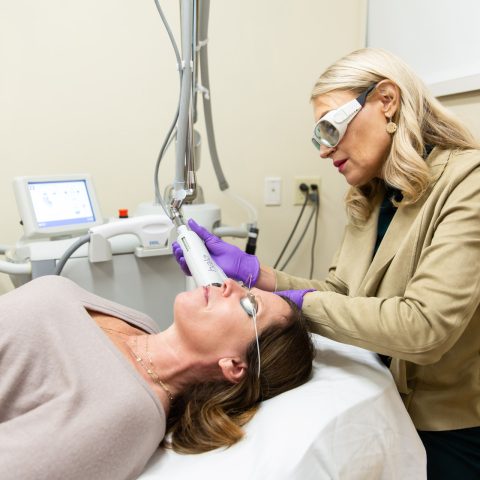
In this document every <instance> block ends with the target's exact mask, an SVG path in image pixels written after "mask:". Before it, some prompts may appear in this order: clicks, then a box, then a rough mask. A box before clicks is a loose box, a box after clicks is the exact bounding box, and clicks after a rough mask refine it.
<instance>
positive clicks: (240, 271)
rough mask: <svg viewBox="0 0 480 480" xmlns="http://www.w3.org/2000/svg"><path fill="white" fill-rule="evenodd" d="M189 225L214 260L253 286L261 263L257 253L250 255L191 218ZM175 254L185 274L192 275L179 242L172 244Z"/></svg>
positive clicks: (232, 274) (229, 273) (228, 274)
mask: <svg viewBox="0 0 480 480" xmlns="http://www.w3.org/2000/svg"><path fill="white" fill-rule="evenodd" d="M188 226H189V227H190V228H191V229H192V230H193V231H194V232H195V233H196V234H197V235H198V236H199V237H200V238H201V239H202V240H203V241H204V243H205V246H206V247H207V250H208V251H209V252H210V255H211V257H212V260H213V261H214V262H215V263H216V264H217V265H218V266H219V267H220V268H221V269H222V270H223V271H224V272H225V275H226V276H227V277H229V278H233V279H234V280H241V281H242V282H243V283H244V284H245V285H246V286H247V287H253V286H254V285H255V284H256V282H257V280H258V275H259V273H260V263H259V261H258V258H257V257H256V256H255V255H249V254H248V253H245V252H243V251H242V250H240V249H239V248H238V247H236V246H234V245H230V244H229V243H227V242H224V241H223V240H221V239H220V238H218V237H217V236H216V235H213V234H212V233H210V232H209V231H208V230H207V229H205V228H203V227H202V226H200V225H198V223H196V222H195V220H193V219H190V220H189V221H188ZM172 250H173V254H174V255H175V258H176V260H177V262H178V264H179V265H180V268H181V269H182V270H183V272H184V273H185V275H191V273H190V270H189V269H188V265H187V262H186V261H185V257H184V256H183V251H182V247H181V246H180V245H179V244H178V242H174V243H173V244H172Z"/></svg>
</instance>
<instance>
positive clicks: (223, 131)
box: [0, 0, 366, 293]
mask: <svg viewBox="0 0 480 480" xmlns="http://www.w3.org/2000/svg"><path fill="white" fill-rule="evenodd" d="M161 3H162V5H164V6H165V12H166V14H167V16H168V18H169V20H170V21H171V25H172V26H173V27H175V28H174V30H175V31H176V32H178V2H176V1H170V2H165V1H164V2H161ZM345 12H346V13H345ZM365 15H366V1H365V0H361V1H358V0H341V1H338V2H329V1H327V0H302V1H297V2H292V1H290V0H264V1H258V0H257V1H255V0H243V1H237V0H221V1H220V0H213V1H212V2H211V16H210V46H209V55H210V76H211V87H212V102H213V104H212V105H213V113H214V121H215V130H216V135H217V144H218V150H219V153H220V157H221V161H222V165H223V167H224V171H225V174H226V176H227V179H228V180H229V182H230V184H231V188H232V190H233V191H236V192H238V193H241V194H242V195H243V196H244V197H245V198H246V199H248V200H249V201H251V202H253V203H254V204H255V205H256V206H257V207H258V209H259V215H260V217H259V226H260V228H261V232H260V238H259V247H258V254H259V256H260V258H261V259H262V260H263V261H264V262H266V263H272V262H273V261H274V260H275V258H276V256H277V254H278V253H279V251H280V248H281V246H282V244H283V242H284V240H285V239H286V237H287V234H288V232H289V230H290V228H291V226H292V225H293V222H294V220H295V218H296V215H297V213H298V211H299V208H300V207H294V206H293V205H292V203H293V201H292V199H293V182H292V177H293V176H295V175H307V176H310V175H320V176H321V178H322V185H321V212H320V218H319V225H318V246H317V264H316V269H315V274H316V276H322V275H324V274H325V272H326V269H327V266H328V263H329V261H330V258H331V256H332V254H333V251H334V250H335V247H336V245H337V243H338V240H339V236H340V235H341V228H342V226H343V223H344V213H343V205H342V198H343V194H344V191H345V183H344V180H343V177H341V176H339V175H338V173H337V172H336V171H334V169H333V168H331V165H329V164H327V163H326V162H322V161H320V160H319V158H318V155H317V154H316V153H315V151H314V150H313V148H312V146H311V143H310V133H311V128H312V123H313V118H312V112H311V106H310V105H309V101H308V100H309V93H310V89H311V87H312V86H313V83H314V81H315V79H316V77H317V76H318V75H319V74H320V73H321V71H322V70H323V69H324V68H325V67H326V66H327V65H329V64H330V63H331V62H333V61H334V60H336V59H337V58H338V57H339V56H341V55H343V54H345V53H347V52H349V51H351V50H353V49H356V48H359V47H361V46H363V44H364V25H365ZM340 23H341V24H342V29H341V35H340V34H339V30H338V25H339V24H340ZM332 39H335V41H332ZM177 78H178V76H177V72H176V70H175V58H174V55H173V51H172V50H171V47H170V43H169V41H168V38H167V35H166V33H165V31H164V29H163V27H162V24H161V21H160V18H159V16H158V14H157V12H156V9H155V5H154V2H153V0H152V1H146V0H145V1H138V0H137V1H134V0H83V1H82V2H78V1H73V0H49V1H47V2H31V1H26V0H15V1H14V2H12V1H8V0H0V162H1V172H2V173H1V176H0V204H1V205H2V221H1V230H0V232H1V237H0V243H7V244H12V243H14V242H15V241H16V240H17V239H18V238H19V237H20V235H21V233H22V232H21V227H20V226H19V225H18V220H19V218H18V214H17V211H16V205H15V201H14V197H13V191H12V187H11V181H12V178H13V177H14V176H17V175H33V174H54V173H80V172H89V173H91V174H92V175H93V177H94V180H95V184H96V188H97V192H98V195H99V201H100V204H101V206H102V210H103V213H104V215H105V216H110V215H112V214H114V213H115V212H116V211H117V209H118V208H129V209H131V210H133V209H134V208H135V207H136V205H137V204H138V203H140V202H142V201H150V200H152V199H153V179H152V177H153V168H154V164H155V160H156V157H157V154H158V150H159V147H160V145H161V143H162V141H163V138H164V135H165V133H166V131H167V128H168V125H169V124H170V122H171V119H172V115H173V112H174V109H175V105H176V100H177V95H178V82H177ZM199 129H200V131H203V120H202V121H201V122H200V125H199ZM203 138H204V145H205V147H204V149H203V153H202V155H203V166H202V168H201V170H200V173H199V182H200V183H201V185H202V186H203V187H204V189H205V192H206V197H207V201H211V202H216V203H219V204H220V205H221V206H222V212H223V220H224V222H225V223H231V224H236V223H240V222H241V221H244V220H245V216H244V214H243V212H242V211H241V210H240V209H239V208H238V207H237V206H236V205H235V204H233V203H232V202H231V201H230V200H229V199H228V198H226V197H225V195H223V194H221V193H220V191H219V189H218V187H217V185H216V180H215V178H214V174H213V170H212V168H211V166H210V163H209V157H208V149H207V146H206V137H205V136H204V137H203ZM173 168H174V167H173V149H172V151H171V152H170V153H169V155H168V156H167V158H166V160H165V162H164V165H163V167H162V168H161V180H160V182H161V185H162V186H164V185H165V184H166V183H168V182H170V181H171V180H172V179H173V171H174V170H173ZM266 176H280V177H282V179H283V184H282V187H283V195H282V206H281V207H265V206H264V205H263V185H264V178H265V177H266ZM309 249H310V244H309V242H308V244H305V245H304V248H303V250H302V251H301V252H300V254H299V255H298V256H297V257H296V259H295V260H294V261H292V264H291V267H290V268H289V271H290V272H292V273H295V274H298V275H307V273H308V267H309V259H308V252H309ZM9 288H11V285H10V282H9V281H8V279H7V277H6V276H5V275H0V293H1V292H4V291H6V290H8V289H9Z"/></svg>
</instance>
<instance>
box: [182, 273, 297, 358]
mask: <svg viewBox="0 0 480 480" xmlns="http://www.w3.org/2000/svg"><path fill="white" fill-rule="evenodd" d="M246 292H247V290H246V289H245V288H244V287H241V286H240V285H239V284H238V283H237V282H235V281H233V280H230V279H228V280H226V281H225V283H224V284H223V285H222V286H221V287H207V288H197V289H195V290H192V291H189V292H183V293H180V294H179V295H178V296H177V298H176V299H175V305H174V318H175V326H176V328H177V329H178V330H179V331H180V332H182V333H183V334H184V336H186V337H187V338H188V339H189V340H190V341H191V342H195V344H196V347H198V348H202V349H204V350H205V351H206V352H212V351H215V352H218V354H219V355H220V356H230V355H233V354H237V355H238V354H239V353H244V352H245V349H246V347H247V345H248V344H249V343H250V342H251V341H252V340H253V339H254V338H255V330H254V326H253V321H252V318H251V317H250V316H249V315H248V314H247V313H246V312H245V310H244V309H243V308H242V306H241V304H240V300H241V299H242V298H244V297H245V296H246ZM251 293H252V294H253V295H254V296H255V298H256V300H257V305H258V307H257V329H258V334H259V335H260V333H261V332H262V330H264V329H265V328H266V327H268V326H270V325H273V324H282V323H283V324H284V323H286V322H287V320H288V318H289V316H290V315H291V309H290V306H289V305H288V304H287V302H285V300H283V299H282V298H280V297H279V296H278V295H275V294H273V293H271V292H265V291H263V290H259V289H257V288H252V289H251Z"/></svg>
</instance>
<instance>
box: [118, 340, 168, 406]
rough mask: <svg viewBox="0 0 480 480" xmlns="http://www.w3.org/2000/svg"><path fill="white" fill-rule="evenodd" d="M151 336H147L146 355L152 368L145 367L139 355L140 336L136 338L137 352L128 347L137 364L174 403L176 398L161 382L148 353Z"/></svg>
mask: <svg viewBox="0 0 480 480" xmlns="http://www.w3.org/2000/svg"><path fill="white" fill-rule="evenodd" d="M149 336H150V335H147V336H146V340H145V353H146V355H147V358H148V361H149V363H150V366H151V368H149V367H148V366H147V365H145V362H144V361H143V358H142V357H141V355H139V353H138V336H135V350H134V349H133V348H130V346H129V345H128V343H127V344H126V345H127V347H128V348H129V349H130V351H131V352H132V353H133V356H134V357H135V360H136V362H137V363H139V364H140V365H141V366H142V368H143V369H144V370H145V371H146V372H147V373H148V376H149V377H150V378H151V379H152V381H153V383H155V384H157V385H159V386H160V387H161V388H162V389H163V390H164V392H165V393H166V394H167V397H168V399H169V400H170V403H172V402H173V400H174V396H173V395H172V392H171V391H170V390H169V389H168V387H167V386H166V385H165V384H164V383H163V382H162V381H161V380H160V377H159V376H158V374H157V372H156V371H155V367H154V365H153V362H152V359H151V358H150V354H149V353H148V337H149Z"/></svg>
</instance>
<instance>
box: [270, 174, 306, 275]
mask: <svg viewBox="0 0 480 480" xmlns="http://www.w3.org/2000/svg"><path fill="white" fill-rule="evenodd" d="M299 188H300V191H301V192H302V193H303V194H304V195H305V200H304V202H303V205H302V209H301V210H300V213H299V214H298V217H297V220H296V222H295V225H294V226H293V228H292V231H291V232H290V235H289V237H288V239H287V241H286V242H285V245H284V246H283V248H282V251H281V252H280V255H279V256H278V258H277V261H276V262H275V264H274V265H273V268H277V266H278V264H279V263H280V260H281V259H282V257H283V254H284V253H285V250H286V249H287V247H288V245H289V244H290V241H291V240H292V237H293V235H294V234H295V232H296V230H297V227H298V224H299V223H300V220H301V218H302V216H303V212H304V211H305V207H306V206H307V203H308V185H307V184H306V183H301V184H300V185H299ZM282 270H283V268H282Z"/></svg>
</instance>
